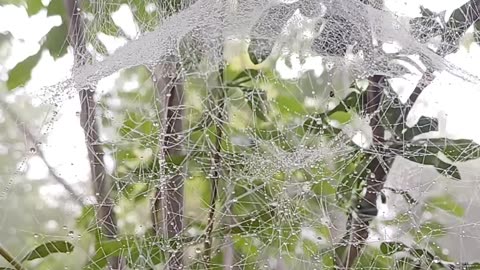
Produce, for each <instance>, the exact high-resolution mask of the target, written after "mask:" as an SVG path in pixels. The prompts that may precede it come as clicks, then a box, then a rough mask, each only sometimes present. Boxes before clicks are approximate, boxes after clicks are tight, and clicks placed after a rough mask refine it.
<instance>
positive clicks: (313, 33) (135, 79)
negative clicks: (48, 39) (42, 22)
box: [0, 0, 480, 269]
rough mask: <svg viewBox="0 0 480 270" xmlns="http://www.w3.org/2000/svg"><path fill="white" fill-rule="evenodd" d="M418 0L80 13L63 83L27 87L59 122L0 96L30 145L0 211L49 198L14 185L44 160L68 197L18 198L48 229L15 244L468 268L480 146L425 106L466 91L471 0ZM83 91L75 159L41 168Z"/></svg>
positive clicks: (104, 257) (100, 253)
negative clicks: (35, 205) (37, 119)
mask: <svg viewBox="0 0 480 270" xmlns="http://www.w3.org/2000/svg"><path fill="white" fill-rule="evenodd" d="M52 1H53V0H52ZM67 2H68V1H66V3H67ZM411 2H415V1H406V3H405V7H406V6H408V7H409V8H410V10H415V12H413V14H407V15H406V14H403V13H402V12H400V11H399V10H395V7H398V5H395V4H392V3H390V2H389V1H387V2H386V3H381V1H360V0H333V1H331V0H330V1H329V0H326V1H318V0H304V1H302V0H298V1H293V0H289V1H287V0H284V1H281V0H275V1H274V0H270V1H267V0H197V1H193V0H191V1H179V0H177V1H175V0H172V1H135V0H128V1H115V0H98V1H84V2H82V4H81V6H80V7H79V6H76V5H71V6H70V7H75V11H74V12H73V15H71V16H73V17H71V18H75V16H76V15H77V16H79V17H80V18H81V19H78V20H75V19H71V18H70V24H69V27H70V37H69V38H70V44H73V45H74V47H75V49H74V50H72V51H71V52H72V53H73V54H74V58H75V63H74V67H73V69H72V75H71V76H70V77H69V78H68V79H66V80H64V81H62V82H59V83H58V84H56V85H53V86H46V87H44V88H42V89H36V90H35V92H33V91H32V92H28V94H27V96H30V97H31V98H34V100H37V101H38V100H40V103H41V104H42V105H41V106H40V107H38V108H35V110H39V111H42V112H45V111H46V110H43V108H49V109H50V108H53V113H51V112H50V113H46V114H45V115H46V116H45V119H46V120H44V121H43V122H42V123H41V124H40V125H39V128H38V129H36V130H33V129H32V130H29V129H30V127H28V125H26V126H25V124H24V121H26V120H28V119H29V118H28V117H29V116H28V115H27V114H26V113H25V114H23V113H19V112H20V111H21V108H22V107H21V105H20V104H21V102H19V101H18V99H17V101H18V102H17V101H16V102H17V103H11V102H9V100H11V99H13V98H7V96H6V95H5V98H4V96H3V95H2V96H0V97H1V98H2V99H0V100H1V102H2V103H4V104H2V106H3V105H5V106H3V107H4V108H5V109H0V111H1V114H0V116H1V117H2V118H5V119H7V120H8V121H4V122H5V123H2V122H0V124H2V125H3V124H5V125H6V124H7V123H10V125H11V126H14V127H15V126H16V127H20V128H19V129H18V130H17V131H16V132H17V134H23V135H22V136H23V137H24V138H25V139H24V140H23V141H26V142H27V145H32V146H31V147H27V150H26V151H25V149H22V150H18V149H17V152H19V153H21V154H18V156H17V154H16V155H15V159H16V160H18V162H19V163H17V162H10V163H11V164H9V166H7V167H6V168H2V170H5V171H2V172H1V174H0V179H2V181H3V182H2V185H3V187H2V189H3V190H2V192H3V193H2V196H1V200H0V202H1V203H4V202H6V201H12V202H16V203H12V205H14V206H13V207H11V209H10V210H9V209H8V207H2V208H0V209H1V211H2V216H3V215H4V216H5V217H6V220H8V216H9V215H14V213H13V212H14V211H17V210H18V209H16V208H17V207H16V206H15V205H17V203H18V202H17V201H21V199H20V198H21V196H22V195H24V196H29V193H31V192H33V191H32V189H41V187H40V188H39V187H37V185H39V184H38V183H37V182H35V184H34V185H33V186H32V185H31V186H30V187H29V189H25V190H21V187H22V184H21V181H19V179H21V178H22V177H23V174H24V173H25V172H26V171H28V169H26V168H25V167H26V165H25V164H27V163H28V161H29V160H31V159H32V158H33V157H40V158H41V159H42V160H44V163H45V165H47V166H46V167H47V169H48V170H49V171H50V174H51V175H50V176H49V178H51V179H50V180H51V181H50V182H53V181H55V183H57V186H56V187H57V188H59V187H61V188H62V189H64V188H67V192H66V194H65V196H64V197H61V196H59V197H61V198H55V197H54V196H51V195H47V196H43V197H46V199H45V198H40V199H41V200H46V201H47V203H46V204H47V205H50V206H51V207H53V208H54V209H61V211H58V212H56V213H55V214H53V213H50V212H48V213H49V214H48V215H50V214H51V215H52V217H51V218H49V220H47V221H45V218H43V217H42V218H38V217H39V216H40V215H41V214H39V213H36V212H35V211H32V210H31V209H29V210H28V211H32V212H31V213H29V216H30V217H31V219H34V220H35V219H37V218H38V220H35V221H33V223H34V224H36V225H42V226H45V227H46V228H47V233H39V232H30V231H22V232H18V231H15V233H14V235H15V234H16V235H24V236H25V238H28V237H29V236H30V235H34V237H33V238H34V239H30V238H29V239H30V240H29V241H31V242H35V243H38V242H42V241H43V240H52V239H53V240H54V239H66V240H68V241H71V242H72V243H73V244H74V245H75V251H74V252H73V254H75V255H76V256H75V258H76V260H75V259H72V260H73V261H74V262H68V263H65V264H62V262H56V263H58V265H62V266H65V267H67V265H68V269H82V267H83V266H84V265H86V266H85V267H86V268H90V269H102V267H105V266H106V265H107V263H108V264H110V265H112V260H111V259H112V258H116V257H118V258H120V259H119V260H118V261H117V262H116V263H118V262H119V264H120V267H121V266H122V265H127V266H128V267H129V269H164V267H167V266H168V267H170V269H333V267H334V266H335V265H336V266H337V268H338V269H342V268H346V267H347V266H348V267H350V268H355V267H356V268H357V269H456V268H458V269H462V267H463V268H465V267H466V268H465V269H476V268H471V267H478V265H476V266H474V264H473V262H475V261H480V257H479V255H478V252H475V251H476V250H478V244H480V243H479V239H478V235H480V231H479V229H478V222H479V220H478V214H476V212H478V206H477V204H478V203H479V198H478V195H477V194H479V193H478V173H479V171H478V169H477V168H476V166H475V165H476V164H477V163H478V162H477V161H474V160H475V159H476V158H478V157H479V155H480V149H479V148H478V145H477V144H476V143H475V142H474V141H473V140H471V139H472V136H470V137H468V136H463V135H462V133H461V132H459V133H458V134H460V135H456V136H447V135H449V134H447V131H446V124H445V120H444V119H443V118H442V117H440V114H439V111H442V110H443V108H437V107H438V106H437V107H435V106H436V104H434V103H435V102H434V98H433V97H434V96H435V93H434V92H435V91H438V92H441V93H444V95H446V96H449V97H452V96H457V95H458V96H462V95H464V94H463V93H462V91H465V92H468V91H469V89H470V90H472V91H471V93H475V95H477V93H476V92H477V90H478V85H480V77H479V76H480V73H478V72H477V71H476V70H475V67H477V66H478V65H477V66H475V65H467V64H463V63H462V62H459V61H457V60H455V59H454V58H453V59H452V58H449V57H450V56H451V55H462V56H461V57H464V58H471V57H478V56H479V54H478V48H477V47H478V45H477V44H475V43H474V41H473V42H470V44H467V45H465V44H466V43H467V41H465V40H466V38H465V36H468V35H476V34H477V33H476V32H475V33H473V32H474V29H473V28H474V26H473V23H474V21H476V19H475V18H477V17H478V15H477V13H478V11H479V9H480V8H479V7H477V6H476V5H475V4H476V3H477V2H478V1H473V0H472V1H470V2H468V3H465V2H460V3H458V5H457V6H456V7H455V8H456V9H455V11H454V12H453V14H455V13H456V12H457V13H458V14H457V15H456V16H453V15H451V14H450V13H442V12H433V11H431V10H430V9H428V8H429V7H428V6H427V7H423V6H422V7H420V6H417V4H416V3H411ZM389 4H390V5H389ZM462 5H464V6H462ZM412 6H413V8H411V7H412ZM66 8H67V9H68V8H69V5H66ZM77 8H78V9H77ZM431 8H434V7H431ZM119 10H123V11H124V12H123V13H122V14H123V16H124V17H122V18H121V19H119V20H115V19H113V18H115V17H116V16H117V15H115V12H118V11H119ZM450 12H451V11H450ZM127 15H128V16H127ZM130 15H132V16H130ZM117 18H118V17H117ZM451 18H454V19H453V20H452V19H451ZM129 20H131V21H129ZM477 24H478V23H477ZM122 25H127V26H123V27H122ZM76 27H78V28H76ZM127 27H130V29H128V28H127ZM467 28H468V30H467ZM75 29H76V30H75ZM78 29H82V30H81V31H80V30H78ZM80 34H81V35H80ZM76 35H78V36H76ZM106 36H113V37H117V38H119V39H121V40H122V41H123V45H122V46H119V47H118V48H116V49H114V50H112V49H109V48H108V47H109V46H110V44H108V42H106V41H105V40H107V39H106V38H105V37H106ZM467 47H469V48H471V47H475V48H474V49H471V50H470V49H468V50H467ZM105 81H109V82H111V83H110V85H109V86H108V87H107V86H105V85H106V84H104V82H105ZM444 89H447V90H444ZM423 90H425V92H424V91H423ZM79 93H80V99H81V101H82V104H83V105H82V106H81V108H79V109H75V110H76V112H77V113H76V115H75V117H73V118H71V119H73V120H72V121H79V120H80V122H81V126H82V128H77V130H76V132H78V133H80V134H81V135H82V136H81V137H82V138H81V139H80V140H79V141H78V142H77V143H76V144H78V148H80V149H82V150H81V151H80V152H77V153H71V156H65V157H63V161H58V164H56V165H55V164H50V163H49V162H48V160H49V158H51V157H53V156H54V155H55V154H54V153H53V152H52V150H49V147H54V145H55V143H56V142H55V140H54V139H52V136H54V135H55V134H56V132H59V131H58V130H62V128H63V129H65V126H66V124H63V122H60V120H59V119H61V118H62V117H65V115H68V114H70V113H73V114H75V112H73V111H74V110H72V109H70V108H69V106H72V104H75V103H78V95H79ZM445 93H447V94H445ZM420 94H422V95H421V96H420V97H418V96H419V95H420ZM465 95H466V94H465ZM447 99H448V98H447ZM442 104H445V102H444V103H442ZM16 106H18V108H17V107H16ZM25 106H26V105H25ZM440 107H441V106H440ZM7 108H11V109H7ZM432 108H433V109H432ZM456 109H458V108H453V106H452V108H448V110H450V111H454V110H456ZM429 110H430V111H429ZM35 112H36V111H35ZM463 112H465V111H463ZM32 114H35V113H32ZM93 119H95V120H93ZM26 122H27V123H28V121H26ZM464 125H476V124H475V123H471V122H470V123H469V122H468V121H466V122H465V123H464ZM82 129H83V130H82ZM449 132H451V131H449ZM37 134H40V135H41V137H36V135H37ZM83 135H85V138H86V140H84V138H83ZM67 136H68V135H67ZM5 137H9V138H12V137H14V135H8V136H7V135H5ZM446 137H448V138H446ZM0 138H2V137H0ZM64 140H68V139H64ZM72 144H74V142H72ZM85 145H86V150H85ZM1 146H2V144H0V154H1V153H2V151H1V150H2V148H1ZM17 148H18V147H17ZM103 154H105V156H104V157H103V158H102V156H103ZM12 157H13V155H12ZM57 160H58V158H57ZM476 162H477V163H476ZM18 164H20V165H18ZM29 164H31V163H29ZM65 164H71V167H70V168H69V167H68V166H65ZM92 164H93V165H92ZM15 166H17V167H15ZM82 166H83V167H82ZM89 167H90V168H89ZM71 168H73V170H75V173H74V174H75V177H76V179H82V181H80V182H79V183H72V181H69V180H68V177H66V176H65V175H69V171H71V170H72V169H71ZM89 169H90V170H92V171H94V173H90V172H85V171H88V170H89ZM97 169H98V170H99V171H97ZM459 178H461V180H459ZM47 186H49V187H50V193H49V192H48V188H44V189H43V191H44V193H46V194H51V193H52V191H51V190H52V185H47ZM53 193H56V194H59V193H61V192H58V191H56V192H53ZM371 194H373V195H371ZM67 195H68V198H69V199H65V197H67ZM62 200H65V201H68V202H69V203H68V204H66V205H62V204H63V203H62ZM52 205H53V206H52ZM95 213H96V214H95ZM112 213H113V214H112ZM1 222H2V223H0V224H5V225H4V226H5V227H13V225H12V224H10V223H9V222H8V221H1ZM24 222H25V223H27V222H30V223H32V221H24ZM49 222H50V223H49ZM44 223H45V224H47V225H45V224H44ZM48 224H50V225H52V224H66V225H65V226H64V227H62V229H61V230H56V229H55V228H56V227H55V226H53V225H52V226H53V227H52V226H50V227H52V228H53V229H51V230H50V231H49V230H48V228H50V227H49V225H48ZM62 226H63V225H62ZM362 226H363V227H362ZM352 228H353V229H352ZM355 228H357V229H358V228H360V229H358V230H357V231H355ZM361 228H363V229H364V230H361ZM365 228H366V229H365ZM365 231H367V233H366V234H365ZM27 235H28V236H27ZM11 239H12V238H9V240H8V241H10V242H12V241H13V240H11ZM2 241H3V239H2ZM29 243H30V242H29ZM12 245H13V244H12ZM358 246H362V247H363V248H362V249H357V247H358ZM24 249H25V250H28V249H29V248H27V247H24ZM114 250H116V251H115V252H114ZM21 251H22V252H23V251H24V250H21ZM355 252H358V254H357V255H353V254H354V253H355ZM393 254H394V255H393ZM62 258H63V257H62ZM179 258H180V259H179ZM350 258H354V259H356V261H354V262H351V261H350ZM339 261H340V263H339ZM113 263H115V260H113ZM37 266H38V265H37ZM43 267H47V266H43ZM469 267H470V268H469ZM32 269H35V268H32ZM39 269H40V268H39ZM42 269H43V268H42ZM44 269H54V268H44ZM55 269H57V268H55ZM59 269H60V268H59ZM165 269H166V268H165Z"/></svg>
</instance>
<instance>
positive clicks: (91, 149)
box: [64, 0, 125, 270]
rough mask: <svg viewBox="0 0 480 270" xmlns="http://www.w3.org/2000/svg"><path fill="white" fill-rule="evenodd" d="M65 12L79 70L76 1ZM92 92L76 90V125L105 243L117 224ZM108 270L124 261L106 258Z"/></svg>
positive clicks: (83, 57) (81, 36) (82, 54)
mask: <svg viewBox="0 0 480 270" xmlns="http://www.w3.org/2000/svg"><path fill="white" fill-rule="evenodd" d="M64 1H65V8H66V11H67V14H68V17H69V19H70V26H69V36H70V42H71V44H72V46H73V49H74V57H75V66H76V67H79V66H83V65H85V64H86V63H87V62H88V61H90V59H91V56H90V55H89V53H88V51H87V48H86V41H85V29H84V25H85V22H84V21H83V19H82V16H81V6H80V4H79V1H78V0H64ZM94 95H95V88H94V87H93V86H86V87H83V88H82V89H79V98H80V104H81V111H80V124H81V126H82V128H83V131H84V134H85V143H86V146H87V151H88V160H89V162H90V173H91V180H92V182H93V189H94V192H95V197H96V200H97V204H98V207H97V210H96V216H97V217H96V219H97V225H98V226H99V227H100V228H101V229H102V233H103V235H105V236H106V237H107V238H108V239H114V238H115V237H116V236H117V234H118V229H117V220H116V216H115V212H114V211H113V210H114V207H115V204H114V202H113V201H112V200H111V199H110V197H109V193H110V191H111V187H110V185H109V184H108V183H107V177H106V172H105V166H104V161H103V157H104V151H103V149H102V146H101V144H100V137H99V134H100V132H99V128H98V124H97V113H96V112H97V110H96V106H97V103H96V101H95V98H94ZM108 261H109V264H110V265H109V266H110V269H115V270H116V269H123V268H124V265H125V263H124V260H123V259H122V258H121V257H109V258H108Z"/></svg>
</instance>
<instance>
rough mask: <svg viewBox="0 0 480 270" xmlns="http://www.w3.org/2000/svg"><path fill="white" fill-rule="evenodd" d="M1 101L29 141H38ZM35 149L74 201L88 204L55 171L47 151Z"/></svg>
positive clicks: (54, 177) (39, 148)
mask: <svg viewBox="0 0 480 270" xmlns="http://www.w3.org/2000/svg"><path fill="white" fill-rule="evenodd" d="M0 103H2V104H3V105H2V109H3V110H4V111H5V112H6V113H7V114H8V115H9V117H10V118H11V119H12V120H15V122H16V123H17V126H18V129H19V130H20V131H22V132H24V133H25V135H26V136H27V138H28V140H29V141H31V142H32V143H36V142H37V139H36V138H35V136H34V135H33V133H32V132H31V131H30V129H29V128H28V127H27V126H26V125H25V124H24V123H23V121H19V120H18V119H20V117H19V116H18V115H17V114H16V113H15V112H14V111H13V110H11V109H10V108H9V106H8V104H6V103H5V102H3V100H0ZM35 149H36V152H37V153H38V155H39V156H40V158H41V159H42V160H43V163H44V164H45V165H46V166H47V169H48V172H49V173H50V175H51V176H52V177H53V179H55V181H57V182H58V183H59V184H60V185H62V186H63V188H64V189H65V190H66V191H68V193H69V195H70V196H71V197H72V198H73V200H74V201H76V202H78V203H79V204H81V205H82V206H85V205H87V204H86V202H85V201H84V200H83V199H82V196H81V195H80V194H78V193H77V192H76V191H75V190H74V189H73V187H72V186H70V184H69V183H68V182H67V181H66V180H65V179H63V178H62V177H61V176H60V175H58V173H57V172H56V171H55V169H54V168H53V166H52V165H50V163H49V162H48V160H47V159H46V157H45V153H44V152H43V149H42V148H41V147H36V148H35Z"/></svg>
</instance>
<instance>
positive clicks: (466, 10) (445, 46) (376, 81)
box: [337, 0, 480, 269]
mask: <svg viewBox="0 0 480 270" xmlns="http://www.w3.org/2000/svg"><path fill="white" fill-rule="evenodd" d="M479 6H480V0H471V1H469V2H467V3H465V4H464V5H462V6H461V7H460V8H458V9H456V10H455V11H454V12H453V13H452V15H451V16H450V18H449V20H448V22H447V24H446V29H445V31H444V33H443V35H442V40H443V42H442V45H441V47H440V48H439V50H438V51H437V52H436V53H437V54H438V55H440V56H442V57H445V56H446V55H447V54H450V53H453V52H455V51H457V50H458V47H459V46H460V44H459V40H460V38H461V37H462V36H463V34H464V33H465V31H466V30H467V29H468V28H469V27H470V26H471V25H472V24H474V23H475V22H476V21H478V20H479V17H480V9H479ZM433 72H434V70H433V69H432V68H431V67H428V68H427V70H426V72H425V73H424V74H423V75H422V78H421V79H420V81H419V82H418V84H417V86H416V87H415V89H414V91H413V93H412V94H411V95H410V96H409V98H408V101H407V106H406V111H405V113H404V122H405V121H406V119H407V118H406V117H407V116H408V113H409V112H410V110H411V108H412V107H413V105H414V104H415V102H416V101H417V99H418V97H419V96H420V94H421V93H422V92H423V90H424V89H425V88H426V87H427V86H428V85H430V83H431V82H432V81H433V80H434V79H435V76H434V74H433ZM386 79H387V78H386V77H384V76H380V75H375V76H373V77H371V78H370V79H369V81H370V83H369V88H368V89H367V98H366V104H365V110H366V112H367V113H369V114H371V113H374V112H376V111H377V110H379V109H380V105H381V101H382V96H383V89H384V87H385V85H386V83H387V81H386ZM380 117H381V112H378V111H377V112H376V113H375V114H374V115H373V118H372V119H371V121H370V127H371V128H372V131H373V148H374V149H376V150H377V153H382V152H383V151H381V149H382V143H383V142H384V133H385V130H384V128H383V126H382V125H381V123H380ZM392 162H393V159H390V158H388V157H382V156H381V154H375V155H374V156H373V160H372V161H371V162H370V164H369V166H368V168H369V169H370V171H371V172H372V174H371V175H369V176H368V178H367V187H366V194H365V196H364V197H363V198H362V199H361V200H360V202H359V204H358V205H357V209H355V210H353V211H352V212H351V213H350V214H349V217H348V221H347V231H348V232H347V234H346V236H345V237H344V239H348V243H347V253H346V257H345V258H343V260H342V258H337V259H340V260H338V261H337V267H338V266H343V267H345V268H346V269H349V268H351V267H352V266H353V265H354V263H355V261H356V259H357V258H358V256H359V255H360V252H361V250H362V248H363V246H364V245H365V241H366V240H367V238H368V234H369V232H368V228H369V225H370V222H371V220H373V218H375V217H376V215H377V213H378V210H377V206H376V200H377V196H378V194H380V191H381V190H382V189H383V186H384V184H385V181H386V179H387V175H388V172H389V170H390V167H391V163H392Z"/></svg>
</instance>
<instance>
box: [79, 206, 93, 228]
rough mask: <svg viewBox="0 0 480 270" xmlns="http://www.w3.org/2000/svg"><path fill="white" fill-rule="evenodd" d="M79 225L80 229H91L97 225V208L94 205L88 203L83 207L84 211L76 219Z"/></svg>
mask: <svg viewBox="0 0 480 270" xmlns="http://www.w3.org/2000/svg"><path fill="white" fill-rule="evenodd" d="M76 223H77V226H78V227H79V228H80V229H84V230H86V231H91V230H92V228H95V227H96V226H97V224H96V222H95V209H94V207H93V205H87V206H84V207H83V208H82V213H81V214H80V216H79V217H78V218H77V219H76Z"/></svg>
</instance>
